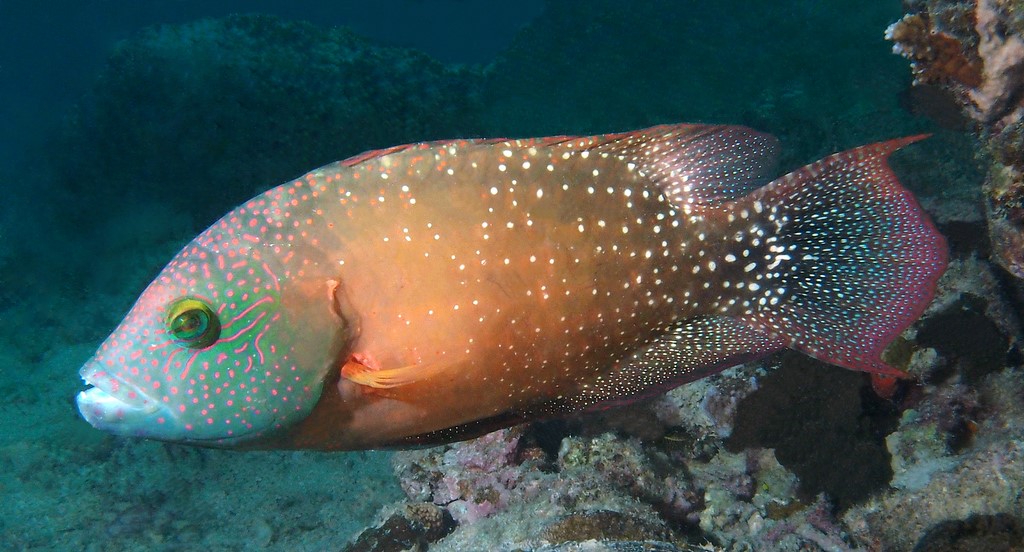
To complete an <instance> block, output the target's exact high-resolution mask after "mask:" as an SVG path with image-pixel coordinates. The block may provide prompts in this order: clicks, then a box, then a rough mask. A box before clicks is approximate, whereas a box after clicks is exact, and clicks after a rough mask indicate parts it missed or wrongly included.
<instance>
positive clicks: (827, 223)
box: [76, 124, 948, 450]
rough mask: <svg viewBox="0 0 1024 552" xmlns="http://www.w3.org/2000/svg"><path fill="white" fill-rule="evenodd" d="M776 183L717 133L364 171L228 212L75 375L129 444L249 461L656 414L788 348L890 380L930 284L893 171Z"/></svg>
mask: <svg viewBox="0 0 1024 552" xmlns="http://www.w3.org/2000/svg"><path fill="white" fill-rule="evenodd" d="M925 137H926V136H924V135H920V136H909V137H905V138H898V139H894V140H889V141H883V142H879V143H874V144H870V145H865V146H862V147H858V148H855V149H852V150H849V151H845V152H841V153H836V154H833V155H831V156H829V157H826V158H824V159H822V160H820V161H817V162H815V163H812V164H810V165H807V166H805V167H803V168H799V169H797V170H795V171H793V172H790V173H789V174H786V175H784V176H781V177H778V178H775V176H776V175H777V168H776V167H777V164H778V156H779V148H780V146H779V141H778V139H776V138H775V137H773V136H771V135H769V134H766V133H762V132H758V131H756V130H753V129H750V128H746V127H742V126H730V125H700V124H671V125H661V126H655V127H651V128H646V129H641V130H636V131H632V132H623V133H612V134H603V135H595V136H553V137H543V138H531V139H459V140H449V141H435V142H424V143H416V144H407V145H401V146H396V147H392V148H388V149H383V150H376V151H370V152H367V153H364V154H361V155H357V156H355V157H352V158H349V159H347V160H344V161H339V162H335V163H332V164H329V165H326V166H324V167H321V168H319V169H316V170H313V171H312V172H309V173H308V174H305V175H304V176H301V177H299V178H297V179H295V180H292V181H290V182H287V183H285V184H282V185H280V186H277V187H275V188H272V189H270V190H269V191H267V192H265V193H263V194H261V195H259V196H257V197H255V198H253V199H251V200H250V201H248V202H246V203H244V204H242V205H241V206H239V207H238V208H236V209H234V210H233V211H231V212H229V213H227V214H226V215H225V216H224V217H223V218H221V219H220V220H219V221H218V222H216V223H214V224H213V225H212V226H211V227H210V228H209V229H207V230H206V231H204V232H203V233H201V234H200V235H199V236H197V237H196V238H195V239H194V240H193V241H192V242H191V243H189V244H187V245H186V246H185V247H184V248H183V249H182V250H181V251H180V252H179V253H178V254H177V255H176V256H175V257H174V258H173V259H172V260H171V261H170V262H169V264H168V265H167V266H166V267H165V268H164V269H163V270H162V272H160V273H159V275H158V276H157V277H156V278H155V279H154V280H153V282H152V283H151V284H150V285H149V286H148V287H147V288H146V289H145V290H144V291H143V293H142V294H141V296H140V297H139V298H138V300H137V301H136V303H135V304H134V306H133V307H132V308H131V310H130V311H129V312H128V314H127V315H126V316H125V318H124V320H123V321H122V322H121V323H120V325H119V326H118V327H117V328H116V329H115V330H114V331H113V332H112V333H111V335H110V336H109V337H108V338H107V339H106V340H105V341H104V342H103V343H102V345H100V347H99V348H98V350H97V352H96V353H95V355H94V356H93V357H92V358H91V359H90V360H89V361H88V362H87V363H86V364H85V365H84V366H83V367H82V369H81V371H80V374H81V377H82V379H83V380H84V382H85V384H86V389H85V390H83V391H81V392H80V393H79V394H78V395H77V399H76V400H77V406H78V409H79V411H80V413H81V415H82V417H83V418H84V419H85V420H86V421H87V422H88V423H89V424H91V425H92V426H94V427H96V428H98V429H101V430H104V431H107V432H110V433H113V434H115V435H119V436H128V437H141V438H149V439H155V440H162V441H170V442H178V443H184V444H190V445H197V446H207V447H221V448H239V449H315V450H357V449H371V448H402V447H415V446H426V445H433V444H440V443H447V442H453V441H458V440H463V439H468V438H471V437H475V436H479V435H482V434H484V433H487V432H490V431H493V430H496V429H500V428H504V427H508V426H511V425H515V424H519V423H524V422H529V421H532V420H536V419H543V418H550V417H558V416H564V415H568V414H574V413H585V412H590V411H596V410H602V409H607V408H611V407H615V406H618V405H624V404H629V403H632V402H635V401H638V400H641V399H645V398H649V397H653V396H657V395H658V394H661V393H664V392H665V391H667V390H669V389H672V388H674V387H676V386H679V385H682V384H684V383H687V382H690V381H693V380H696V379H699V378H703V377H705V376H708V375H711V374H714V373H716V372H719V371H721V370H723V369H725V368H727V367H730V366H734V365H738V364H742V363H746V362H751V361H755V360H758V359H762V358H765V357H766V356H768V355H771V354H773V353H775V352H777V351H780V350H782V349H786V348H790V349H795V350H797V351H800V352H802V353H804V354H806V355H809V356H811V357H814V358H817V359H820V360H823V361H825V362H827V363H829V364H832V365H836V366H839V367H842V368H847V369H852V370H858V371H864V372H868V373H871V374H874V375H879V376H890V377H900V378H903V377H906V374H905V373H904V372H902V371H900V370H898V369H897V368H894V367H892V366H890V365H888V364H887V363H886V362H885V361H884V360H883V357H882V354H883V351H884V349H885V347H886V346H887V344H889V343H890V342H891V341H892V340H894V339H895V338H896V337H897V336H898V335H900V333H901V332H903V331H904V330H905V329H906V328H907V327H909V326H910V325H911V324H912V323H913V322H914V321H915V320H916V319H917V318H919V317H920V316H921V314H922V313H923V311H924V309H925V307H926V306H927V305H928V303H929V302H930V301H931V299H932V298H933V296H934V294H935V290H936V286H937V281H938V279H939V277H940V276H941V275H942V273H943V271H944V270H945V267H946V264H947V261H948V251H947V246H946V243H945V240H944V238H943V237H942V235H941V234H940V233H939V232H938V230H937V229H936V227H935V226H934V225H933V223H932V222H931V221H930V220H929V218H928V215H927V214H926V213H925V212H924V211H923V210H922V208H921V207H920V205H919V204H918V203H917V201H916V200H915V198H914V197H913V196H912V194H911V193H910V192H909V191H907V190H906V189H905V188H903V187H902V185H901V184H900V182H899V180H898V178H897V177H896V175H895V174H894V173H893V171H892V170H891V169H890V167H889V165H888V161H887V160H888V157H889V155H890V154H891V153H893V152H894V151H896V150H897V149H899V148H902V147H904V146H906V145H908V144H911V143H914V142H917V141H919V140H921V139H923V138H925Z"/></svg>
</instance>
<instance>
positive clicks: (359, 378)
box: [341, 355, 447, 389]
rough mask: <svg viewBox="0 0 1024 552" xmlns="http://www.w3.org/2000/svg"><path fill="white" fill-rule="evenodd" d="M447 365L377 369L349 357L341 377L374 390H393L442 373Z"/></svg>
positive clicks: (353, 357) (419, 365)
mask: <svg viewBox="0 0 1024 552" xmlns="http://www.w3.org/2000/svg"><path fill="white" fill-rule="evenodd" d="M446 366H447V364H442V363H438V364H411V365H409V366H402V367H400V368H387V369H376V368H371V367H370V366H367V365H366V364H364V363H362V362H360V361H359V360H357V358H356V355H353V356H352V357H349V360H348V362H346V363H345V365H344V366H342V367H341V377H343V378H345V379H347V380H349V381H351V382H353V383H358V384H359V385H363V386H366V387H369V388H372V389H393V388H395V387H400V386H403V385H409V384H411V383H415V382H419V381H423V380H425V379H427V378H430V377H433V376H435V375H437V374H438V373H439V372H442V371H443V370H444V368H445V367H446Z"/></svg>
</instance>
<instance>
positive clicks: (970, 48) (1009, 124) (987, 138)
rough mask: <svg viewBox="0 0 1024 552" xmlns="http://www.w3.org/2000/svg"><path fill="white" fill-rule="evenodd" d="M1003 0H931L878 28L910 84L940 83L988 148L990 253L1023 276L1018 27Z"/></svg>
mask: <svg viewBox="0 0 1024 552" xmlns="http://www.w3.org/2000/svg"><path fill="white" fill-rule="evenodd" d="M1020 12H1021V10H1020V9H1019V3H1016V2H1013V1H1010V0H978V2H976V3H973V5H972V4H967V3H963V2H947V1H933V2H926V3H923V4H921V5H917V6H916V7H915V8H913V9H912V12H911V13H908V14H907V15H905V16H904V17H903V18H902V19H900V20H899V21H898V22H896V23H894V24H893V25H891V26H890V27H889V28H888V29H887V30H886V35H885V36H886V38H888V39H889V40H891V41H893V42H894V46H893V51H894V52H896V53H897V54H900V55H903V56H904V57H906V58H907V59H909V60H910V61H911V68H912V70H913V73H914V76H915V83H916V84H925V85H937V86H940V87H944V88H945V89H946V90H947V91H948V92H949V93H950V95H951V96H952V97H953V98H955V99H956V100H957V101H958V102H959V103H960V105H961V107H962V109H963V111H964V113H965V114H967V115H968V116H969V117H971V118H972V119H973V120H974V121H975V126H976V129H977V131H978V134H979V136H980V137H981V139H982V140H983V141H984V142H985V143H986V147H987V149H988V151H989V152H991V154H992V161H991V162H990V167H989V170H988V177H987V178H986V182H985V185H984V187H983V189H984V191H985V207H986V215H987V218H988V228H989V237H990V239H991V242H992V254H993V257H994V258H995V259H996V260H997V262H998V263H999V264H1000V265H1001V266H1002V267H1003V268H1005V269H1006V270H1007V271H1008V272H1010V273H1011V274H1013V275H1015V276H1017V277H1018V278H1024V176H1022V175H1024V155H1022V152H1024V149H1022V146H1021V144H1024V139H1022V136H1021V132H1022V119H1024V27H1022V20H1021V15H1020Z"/></svg>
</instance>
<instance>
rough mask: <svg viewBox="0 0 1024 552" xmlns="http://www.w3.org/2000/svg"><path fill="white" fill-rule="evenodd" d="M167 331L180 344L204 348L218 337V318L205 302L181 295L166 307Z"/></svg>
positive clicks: (191, 347)
mask: <svg viewBox="0 0 1024 552" xmlns="http://www.w3.org/2000/svg"><path fill="white" fill-rule="evenodd" d="M167 331H168V332H169V333H170V334H171V336H172V337H173V338H174V340H175V341H176V342H178V343H179V344H180V345H184V346H185V347H188V348H190V349H205V348H207V347H209V346H210V345H213V344H214V343H216V341H217V339H218V338H219V337H220V319H219V318H217V313H215V312H213V309H212V308H211V307H210V305H208V304H206V302H204V301H202V300H200V299H196V298H194V297H182V298H180V299H176V300H175V301H173V302H172V303H171V304H170V306H169V307H168V309H167Z"/></svg>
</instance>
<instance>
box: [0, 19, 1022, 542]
mask: <svg viewBox="0 0 1024 552" xmlns="http://www.w3.org/2000/svg"><path fill="white" fill-rule="evenodd" d="M904 4H905V5H904ZM1022 12H1024V10H1021V9H1020V6H1019V4H1017V3H1014V2H1009V1H1007V2H1000V1H997V0H979V2H965V3H958V2H940V1H938V0H930V1H928V2H924V1H910V2H906V3H901V2H899V1H896V0H893V1H889V0H872V1H867V2H858V3H856V4H855V7H854V4H851V3H850V2H840V1H836V0H829V1H812V0H794V1H785V2H747V1H742V0H725V1H715V2H699V1H688V0H678V1H671V0H663V1H655V0H634V1H630V2H620V1H615V0H548V1H543V0H528V1H516V2H505V3H501V2H491V1H485V0H463V1H459V0H446V1H428V0H421V1H415V0H388V1H384V2H374V3H372V7H371V3H369V2H356V1H342V2H279V1H272V0H260V1H249V2H243V1H241V0H238V1H227V0H222V1H207V2H200V1H172V0H153V1H149V0H147V1H144V2H129V1H114V0H108V1H99V0H82V1H67V2H59V1H55V0H44V1H40V2H29V1H9V0H0V121H2V124H0V183H2V184H0V185H2V189H3V192H4V196H5V199H6V201H4V202H2V203H0V321H2V330H0V397H2V400H0V423H2V426H0V427H2V431H0V493H2V495H0V496H2V498H0V549H3V550H104V551H106V550H195V549H203V550H239V549H246V550H259V549H266V550H352V551H387V550H409V549H413V550H427V549H429V550H509V551H511V550H552V551H554V550H566V551H568V550H665V551H672V550H812V551H813V550H827V551H831V550H908V551H909V550H915V551H924V550H927V551H935V550H1024V378H1022V371H1021V363H1022V355H1021V349H1020V343H1021V339H1022V336H1021V326H1020V320H1019V316H1020V312H1021V306H1022V305H1024V286H1022V284H1021V279H1020V277H1021V276H1022V275H1021V274H1019V273H1017V272H1015V270H1016V268H1015V267H1017V266H1018V265H1016V264H1015V263H1016V259H1017V257H1016V256H1019V255H1024V254H1022V253H1021V250H1020V248H1017V247H1016V246H1015V245H1014V244H1017V243H1024V242H1021V241H1020V240H1021V236H1024V231H1020V227H1019V226H1017V224H1018V223H1019V222H1020V220H1024V217H1021V218H1015V217H1017V216H1018V211H1020V210H1021V209H1024V207H1022V206H1024V200H1021V199H1020V198H1021V197H1024V194H1021V195H1019V196H1018V195H1017V193H1018V192H1019V188H1020V184H1019V183H1020V181H1021V179H1019V178H1017V175H1018V174H1019V173H1018V172H1015V171H1016V170H1017V168H1018V167H1020V166H1022V165H1024V163H1021V159H1022V158H1024V155H1022V154H1021V152H1022V151H1024V146H1022V145H1021V144H1022V143H1024V141H1022V140H1021V138H1020V136H1021V130H1020V129H1021V124H1020V120H1019V118H1020V113H1019V111H1020V110H1019V109H1017V110H1015V106H1017V107H1019V102H1020V99H1021V97H1024V94H1021V92H1022V88H1021V82H1022V81H1024V71H1022V70H1021V68H1022V67H1024V64H1022V63H1021V60H1022V59H1024V43H1021V44H1022V45H1021V47H1020V48H1019V49H1018V48H1017V45H1018V43H1017V42H1015V40H1016V41H1018V42H1019V41H1020V38H1019V37H1020V36H1024V32H1022V31H1021V29H1024V25H1022V24H1021V21H1020V19H1019V18H1020V17H1021V13H1022ZM901 18H902V19H901ZM897 21H902V22H903V26H902V27H896V28H895V29H896V30H895V31H890V36H893V39H894V40H895V41H896V43H897V44H898V45H902V47H901V48H899V49H900V51H901V53H902V54H903V56H905V57H900V56H897V55H894V54H893V46H894V42H893V41H887V40H886V38H885V37H884V35H885V32H886V29H887V28H889V27H890V25H892V24H893V23H894V22H897ZM988 23H991V25H992V26H991V27H990V26H987V25H988ZM915 32H916V33H917V34H914V33H915ZM894 35H895V36H894ZM908 60H909V61H908ZM911 63H913V64H914V68H913V70H912V68H911ZM985 67H988V68H989V70H990V72H988V73H986V72H985ZM996 67H999V68H1000V71H999V73H998V76H997V75H996V73H995V72H994V71H995V69H994V68H996ZM915 79H916V80H917V81H918V85H913V84H912V83H913V82H914V81H915ZM987 99H991V102H988V103H983V102H984V101H985V100H987ZM972 106H973V107H972ZM982 106H989V107H990V108H991V109H988V110H984V109H982ZM993 106H994V107H993ZM993 110H994V111H996V112H993ZM670 122H693V123H698V122H707V123H728V124H742V125H747V126H750V127H753V128H756V129H758V130H761V131H765V132H769V133H772V134H775V135H776V136H778V137H779V138H780V140H781V142H782V163H781V165H782V166H781V172H780V174H781V173H784V172H788V171H789V170H793V169H795V168H797V167H800V166H802V165H804V164H806V163H809V162H811V161H814V160H817V159H819V158H821V157H823V156H825V155H828V154H830V153H833V152H836V151H840V150H845V149H849V148H852V147H855V146H859V145H861V144H865V143H870V142H874V141H879V140H884V139H888V138H893V137H898V136H903V135H909V134H918V133H932V134H933V136H932V137H931V138H930V139H929V140H926V141H924V142H922V143H920V144H916V145H914V146H912V147H909V148H907V149H906V151H902V152H899V153H898V154H896V155H895V156H894V158H893V166H894V168H895V170H896V172H897V173H898V174H899V176H900V179H901V181H902V182H903V184H904V185H905V186H906V187H908V188H909V189H911V190H912V191H913V192H914V193H915V194H916V195H917V196H918V198H919V199H920V201H921V203H922V205H923V206H924V207H925V208H926V210H928V211H929V213H930V214H931V216H932V217H933V219H934V220H935V221H936V223H937V225H938V227H939V229H940V230H941V231H942V232H943V233H944V234H945V235H946V237H947V239H948V240H949V243H950V247H951V251H952V262H951V265H950V268H949V270H948V271H947V274H946V275H945V277H944V278H943V280H942V281H941V282H940V288H939V294H938V296H937V298H936V300H935V302H934V303H933V305H932V306H931V307H930V308H929V310H928V311H927V312H926V313H925V316H924V317H923V318H922V320H921V321H920V322H918V323H917V324H916V325H915V326H913V327H912V328H911V329H910V330H908V331H907V332H906V333H905V334H904V336H903V337H901V338H900V339H899V340H897V342H896V343H894V345H893V346H892V347H891V348H890V351H889V355H890V356H889V361H890V362H891V363H892V364H895V365H898V366H900V367H901V368H905V369H907V370H908V371H910V372H911V373H912V374H914V375H915V377H916V378H917V380H916V381H915V382H913V383H904V384H901V385H900V386H898V388H897V389H895V390H890V392H888V393H883V395H885V396H879V393H877V392H876V391H875V390H874V389H873V388H872V386H871V383H870V381H869V380H868V378H867V377H866V376H865V375H863V374H860V373H854V372H849V371H846V370H842V369H840V368H836V367H831V366H828V365H824V364H822V363H819V362H816V361H813V360H811V359H808V358H806V357H802V356H800V355H798V354H793V353H783V354H780V355H776V356H774V357H772V358H771V359H769V360H768V361H766V362H762V363H756V364H752V365H746V366H743V367H739V368H734V369H730V370H727V371H726V372H724V373H722V374H720V375H718V376H714V377H712V378H708V379H706V380H702V381H699V382H695V383H693V384H690V385H687V386H683V387H682V388H679V389H677V390H675V391H673V392H671V393H669V394H668V395H666V396H664V397H660V398H657V399H653V400H651V401H647V402H644V403H642V404H637V405H634V406H630V407H628V408H626V409H619V410H610V411H607V412H605V413H602V414H601V415H594V416H587V417H579V418H573V419H568V420H556V421H549V422H542V423H537V424H532V425H528V426H521V427H516V428H511V429H508V430H504V431H500V432H497V433H494V434H491V435H487V436H485V437H482V438H480V439H477V440H474V441H470V442H466V443H459V444H455V445H448V446H444V447H437V448H432V449H423V450H415V451H403V452H395V453H392V452H355V453H311V452H232V451H220V450H208V449H198V448H190V447H184V446H179V445H173V444H163V443H156V442H146V441H137V440H124V439H119V438H115V437H112V436H109V435H107V434H105V433H102V432H100V431H97V430H94V429H93V428H91V427H90V426H89V425H88V424H87V423H86V422H84V421H83V420H82V419H81V418H80V417H79V415H78V412H77V410H76V408H75V404H74V397H75V394H76V393H77V392H78V391H80V390H81V389H82V388H83V387H84V385H83V383H82V381H81V379H80V378H79V375H78V370H79V368H80V367H81V365H82V364H83V363H84V362H85V361H86V360H87V359H88V358H89V357H90V356H91V355H92V353H93V352H94V350H95V348H96V347H97V345H98V344H99V343H100V342H101V341H102V340H103V339H104V338H105V337H106V336H107V334H108V333H109V332H110V331H111V330H112V329H113V328H114V327H115V326H116V324H117V323H118V322H119V321H120V319H121V317H122V316H123V315H124V313H125V312H126V311H127V309H128V308H129V307H130V306H131V304H132V303H133V301H134V300H135V298H136V297H137V296H138V294H139V293H140V292H141V291H142V289H143V288H144V287H145V286H146V285H147V284H148V283H149V282H150V281H151V279H152V278H153V277H154V275H155V274H156V273H157V272H158V271H159V270H160V269H161V268H162V266H163V265H164V264H165V263H166V262H167V261H168V260H169V259H170V258H171V256H172V255H173V254H174V253H175V252H176V251H177V250H178V249H179V248H181V247H182V246H183V245H184V244H185V243H187V242H188V241H189V240H191V239H192V238H193V237H194V236H195V235H196V234H198V233H199V232H201V231H202V230H203V229H204V228H206V227H207V226H208V225H209V224H211V223H212V222H213V221H214V220H216V219H217V218H218V217H219V216H220V215H222V214H223V213H225V212H227V211H228V210H230V209H231V208H233V207H234V206H236V205H238V204H239V203H241V202H242V201H244V200H246V199H248V198H250V197H252V196H253V195H255V194H257V193H259V192H262V191H263V190H265V189H267V188H269V187H272V186H274V185H277V184H280V183H282V182H284V181H286V180H288V179H290V178H293V177H295V176H297V175H300V174H302V173H303V172H305V171H307V170H310V169H312V168H315V167H317V166H320V165H323V164H326V163H328V162H331V161H335V160H339V159H343V158H346V157H348V156H351V155H354V154H357V153H359V152H362V151H365V150H369V149H374V148H381V147H387V146H391V145H395V144H400V143H406V142H416V141H424V140H434V139H442V138H452V137H478V136H514V137H519V136H543V135H554V134H590V133H598V132H612V131H622V130H629V129H634V128H641V127H644V126H650V125H654V124H661V123H670ZM1014 240H1018V241H1014Z"/></svg>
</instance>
